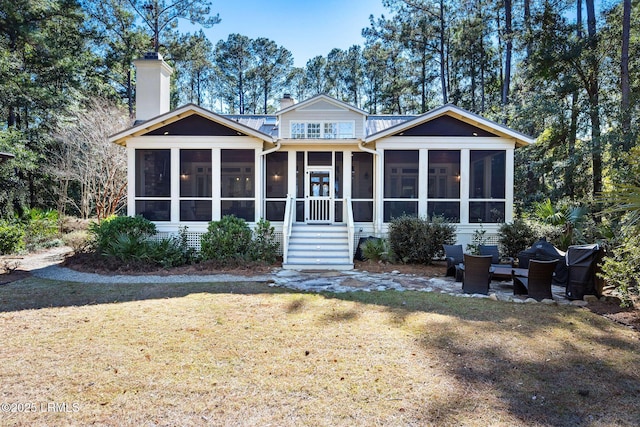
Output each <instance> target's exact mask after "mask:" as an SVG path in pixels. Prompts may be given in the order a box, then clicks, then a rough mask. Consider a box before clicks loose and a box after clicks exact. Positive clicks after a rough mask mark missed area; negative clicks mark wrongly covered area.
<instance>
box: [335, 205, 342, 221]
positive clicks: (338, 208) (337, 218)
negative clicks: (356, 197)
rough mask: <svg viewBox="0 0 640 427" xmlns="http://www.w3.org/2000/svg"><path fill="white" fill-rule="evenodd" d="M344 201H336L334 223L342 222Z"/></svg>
mask: <svg viewBox="0 0 640 427" xmlns="http://www.w3.org/2000/svg"><path fill="white" fill-rule="evenodd" d="M342 205H343V203H342V201H336V202H335V204H334V217H333V219H334V221H335V222H342V211H343V209H342Z"/></svg>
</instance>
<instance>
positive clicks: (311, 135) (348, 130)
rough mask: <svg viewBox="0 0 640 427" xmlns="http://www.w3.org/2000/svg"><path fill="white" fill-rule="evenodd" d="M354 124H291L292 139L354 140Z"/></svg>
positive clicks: (352, 122) (343, 122) (347, 122)
mask: <svg viewBox="0 0 640 427" xmlns="http://www.w3.org/2000/svg"><path fill="white" fill-rule="evenodd" d="M354 129H355V122H354V121H340V122H291V138H293V139H350V138H355V131H354Z"/></svg>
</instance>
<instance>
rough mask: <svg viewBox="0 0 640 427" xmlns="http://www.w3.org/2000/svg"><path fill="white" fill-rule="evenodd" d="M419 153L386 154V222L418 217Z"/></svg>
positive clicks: (404, 151) (406, 151) (410, 151)
mask: <svg viewBox="0 0 640 427" xmlns="http://www.w3.org/2000/svg"><path fill="white" fill-rule="evenodd" d="M418 173H419V152H418V151H417V150H387V151H385V152H384V221H385V222H389V221H391V220H392V219H393V218H396V217H399V216H402V215H411V216H417V215H418Z"/></svg>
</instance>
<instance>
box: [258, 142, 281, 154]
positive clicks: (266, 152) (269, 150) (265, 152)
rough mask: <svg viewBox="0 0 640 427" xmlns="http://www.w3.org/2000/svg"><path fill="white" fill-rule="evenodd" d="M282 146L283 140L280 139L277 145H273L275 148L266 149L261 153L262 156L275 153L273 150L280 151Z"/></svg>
mask: <svg viewBox="0 0 640 427" xmlns="http://www.w3.org/2000/svg"><path fill="white" fill-rule="evenodd" d="M281 146H282V143H281V142H280V140H279V139H278V140H277V141H276V146H275V147H273V148H269V149H268V150H266V151H262V152H261V153H260V155H261V156H266V155H267V154H271V153H273V152H275V151H278V150H279V149H280V147H281Z"/></svg>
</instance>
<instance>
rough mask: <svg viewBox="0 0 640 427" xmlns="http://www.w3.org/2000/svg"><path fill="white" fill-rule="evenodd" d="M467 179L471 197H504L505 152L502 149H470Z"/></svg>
mask: <svg viewBox="0 0 640 427" xmlns="http://www.w3.org/2000/svg"><path fill="white" fill-rule="evenodd" d="M469 179H470V180H471V182H470V183H469V188H470V197H471V198H472V199H504V197H505V187H506V152H505V151H504V150H496V151H493V150H475V151H471V172H470V176H469Z"/></svg>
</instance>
